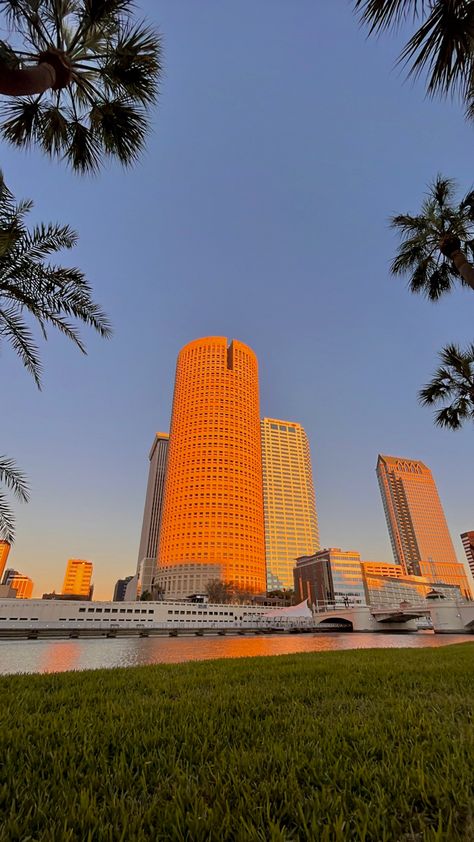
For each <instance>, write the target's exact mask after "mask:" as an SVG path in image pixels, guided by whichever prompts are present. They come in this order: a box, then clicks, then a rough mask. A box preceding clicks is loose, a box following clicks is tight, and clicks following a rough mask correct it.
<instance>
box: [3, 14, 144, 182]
mask: <svg viewBox="0 0 474 842" xmlns="http://www.w3.org/2000/svg"><path fill="white" fill-rule="evenodd" d="M133 5H134V3H133V0H35V2H32V0H0V11H3V12H4V13H5V14H6V16H7V20H8V23H9V26H10V28H11V31H12V35H13V37H14V40H13V42H12V43H8V44H7V43H5V42H1V43H0V93H3V94H5V95H7V100H6V101H5V103H4V105H3V107H2V110H1V112H0V120H1V121H2V122H1V123H0V126H1V131H2V133H3V137H4V138H6V140H8V141H9V142H10V143H12V144H14V145H15V146H20V147H27V146H30V145H32V144H38V145H39V146H40V147H41V149H42V150H43V151H44V152H46V153H47V154H48V155H50V156H60V157H62V158H65V159H66V161H67V162H68V163H69V164H70V165H71V166H72V168H73V169H74V170H77V171H79V172H86V171H89V172H91V171H96V170H97V169H99V167H100V166H101V164H102V163H103V159H104V158H106V157H108V156H114V157H117V158H118V159H119V160H120V161H121V163H122V164H124V165H127V164H130V163H132V162H133V161H135V160H136V158H137V157H138V155H139V153H140V152H141V150H142V149H143V146H144V141H145V136H146V134H147V131H148V110H149V107H150V105H151V104H152V103H153V102H155V100H156V98H157V94H158V81H159V78H160V75H161V65H160V54H161V49H160V38H159V36H158V34H157V33H156V32H155V30H153V29H152V28H151V27H149V26H147V25H145V24H143V23H141V22H140V23H137V22H135V21H134V19H133V17H132V8H133ZM25 97H26V98H25Z"/></svg>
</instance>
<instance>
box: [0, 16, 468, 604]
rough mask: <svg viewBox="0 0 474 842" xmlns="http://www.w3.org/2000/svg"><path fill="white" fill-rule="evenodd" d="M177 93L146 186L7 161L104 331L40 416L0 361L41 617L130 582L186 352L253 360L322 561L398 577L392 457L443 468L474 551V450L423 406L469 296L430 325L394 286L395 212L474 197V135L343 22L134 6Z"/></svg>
mask: <svg viewBox="0 0 474 842" xmlns="http://www.w3.org/2000/svg"><path fill="white" fill-rule="evenodd" d="M139 7H140V10H141V12H142V13H143V15H145V16H147V17H148V18H149V19H151V20H152V21H154V22H155V23H156V24H157V25H158V26H159V28H160V30H161V32H162V34H163V40H164V50H165V70H166V72H165V76H164V79H163V84H162V93H161V100H160V104H159V107H158V109H157V111H156V114H155V115H154V131H153V134H152V135H151V137H150V139H149V144H148V151H147V153H146V155H145V156H144V157H143V159H142V161H141V163H140V164H139V165H138V166H137V167H135V168H134V169H132V170H129V171H123V170H121V169H120V168H119V167H118V166H113V165H112V166H109V167H108V169H107V170H106V171H105V172H103V173H102V174H101V175H100V176H99V177H97V178H86V179H81V178H80V177H78V176H73V175H72V174H70V173H68V172H67V170H66V169H65V167H64V166H62V165H61V164H60V163H58V162H54V163H51V162H48V161H47V160H46V159H45V158H44V157H42V156H40V155H39V154H35V153H33V152H31V153H29V154H25V153H23V152H20V151H15V150H12V149H10V148H6V147H5V146H3V147H2V168H3V171H4V174H5V179H6V181H7V184H8V185H9V186H10V188H11V189H12V190H13V191H14V193H15V195H16V196H17V197H18V198H25V197H30V198H32V199H34V201H35V210H34V218H35V219H38V220H40V219H41V220H44V221H50V220H51V221H60V222H64V223H65V222H68V223H69V224H71V225H72V226H73V227H74V228H75V229H77V231H78V232H79V234H80V243H79V246H78V247H77V249H76V250H75V252H74V253H69V254H67V255H66V256H65V258H64V262H66V261H67V262H69V264H75V265H79V266H80V267H81V268H82V269H83V270H85V271H86V272H87V274H88V277H89V278H90V280H91V281H92V282H93V286H94V289H95V293H96V298H97V300H99V301H100V302H101V304H102V305H103V306H104V307H105V309H106V310H107V312H108V313H109V315H110V317H111V319H112V322H113V324H114V328H115V335H114V337H113V339H112V340H111V341H109V342H104V341H101V340H99V339H98V338H96V337H95V336H94V335H92V334H91V333H90V332H89V333H88V332H87V331H85V332H84V334H83V335H84V336H85V338H86V340H87V345H88V349H89V355H88V356H87V357H83V356H82V355H81V354H80V353H79V352H78V351H76V349H75V348H74V347H73V346H72V345H70V344H69V343H68V342H67V341H66V340H65V339H63V338H61V337H59V336H53V335H51V337H50V339H49V341H48V343H47V345H44V344H43V345H42V348H41V351H42V357H43V361H44V366H45V374H44V389H43V391H42V392H41V393H39V392H38V391H37V390H36V388H35V385H34V383H33V381H32V379H31V378H30V377H29V376H28V375H27V373H26V372H25V371H24V370H23V368H22V366H21V364H20V362H19V360H18V359H17V358H16V357H15V355H14V353H13V352H12V351H11V350H10V349H9V348H8V347H7V346H6V345H5V344H4V345H3V346H2V355H1V360H0V363H1V376H2V382H3V400H2V404H3V411H2V436H1V442H2V445H1V451H2V452H5V453H7V454H9V455H10V456H12V457H14V458H15V459H16V460H17V462H18V463H19V465H20V466H21V467H22V468H23V469H24V470H25V471H26V472H27V473H28V475H29V478H30V483H31V491H32V499H31V503H30V504H29V505H28V506H19V507H17V515H18V517H17V531H18V537H17V542H16V544H15V546H14V549H13V550H12V554H11V556H10V563H11V566H14V567H16V568H17V569H19V570H21V571H22V572H24V573H27V574H29V575H30V576H31V577H32V578H33V579H34V581H35V585H36V587H35V595H36V596H40V595H41V593H42V592H43V591H44V590H51V589H53V588H55V589H56V590H58V589H60V588H61V585H62V578H63V574H64V568H65V565H66V560H67V558H68V557H71V556H76V557H80V558H87V559H91V560H92V561H93V562H94V566H95V576H94V579H95V584H96V591H95V595H96V596H97V597H102V598H110V597H111V595H112V591H113V586H114V583H115V580H116V579H117V578H118V577H121V576H125V575H128V574H131V573H133V572H134V570H135V566H136V561H137V553H138V544H139V539H140V528H141V518H142V513H143V503H144V496H145V489H146V480H147V471H148V458H147V457H148V451H149V448H150V446H151V443H152V441H153V436H154V433H155V430H167V429H168V425H169V417H170V409H171V399H172V389H173V379H174V367H175V361H176V355H177V353H178V351H179V349H180V348H181V347H182V346H183V345H184V344H185V343H186V342H188V341H190V340H191V339H195V338H197V337H199V336H206V335H222V336H228V337H235V338H237V339H240V340H242V341H244V342H246V343H248V344H249V345H250V346H251V347H252V348H253V349H254V350H255V351H256V353H257V355H258V358H259V362H260V384H261V412H262V415H267V416H276V417H280V418H284V419H289V420H293V421H298V422H300V423H302V424H303V425H304V427H305V428H306V431H307V433H308V436H309V439H310V443H311V449H312V455H313V470H314V476H315V486H316V495H317V507H318V515H319V523H320V532H321V541H322V546H340V547H342V548H345V549H356V550H358V551H360V553H361V554H362V557H363V558H365V559H374V560H388V561H390V560H391V559H392V556H391V551H390V545H389V540H388V534H387V530H386V526H385V520H384V515H383V510H382V504H381V501H380V496H379V492H378V487H377V482H376V477H375V464H376V459H377V454H378V453H379V452H382V453H387V454H391V455H396V456H399V455H400V456H405V457H409V458H414V459H422V460H423V461H425V462H426V463H427V465H428V466H429V467H430V468H431V469H432V471H433V473H434V477H435V480H436V481H437V484H438V489H439V492H440V495H441V500H442V503H443V505H444V508H445V512H446V515H447V518H448V523H449V526H450V528H451V532H452V535H453V539H454V542H455V545H456V549H457V551H458V556H459V558H460V559H462V558H463V553H462V547H461V543H460V541H459V533H460V532H461V531H465V530H467V529H473V528H474V511H473V491H472V456H473V430H472V427H471V428H466V429H465V430H463V431H461V432H459V433H453V432H449V431H442V430H439V429H435V428H434V426H433V424H432V419H431V413H430V411H429V410H427V409H423V408H421V407H419V406H418V404H417V400H416V393H417V389H418V388H419V387H420V386H421V385H423V384H424V383H425V382H427V380H428V379H429V378H430V376H431V374H432V371H433V370H434V368H435V365H436V352H437V350H439V349H441V347H442V346H443V345H444V344H445V343H446V342H449V341H457V342H459V343H461V344H466V343H467V342H468V341H472V325H473V313H474V296H473V294H472V291H471V290H461V289H459V290H458V291H456V292H455V293H454V294H452V295H451V296H450V297H448V298H447V299H445V300H442V301H441V302H440V303H438V304H437V305H433V304H430V303H428V302H427V301H425V300H423V299H422V298H415V297H413V296H411V295H410V294H409V293H408V291H407V290H406V288H405V285H404V282H403V281H401V280H394V279H392V278H390V277H389V274H388V265H389V261H390V258H391V257H392V256H393V251H394V246H395V239H394V235H393V234H392V232H391V231H390V230H389V228H388V225H387V220H388V217H389V216H390V215H391V214H392V213H401V212H406V211H410V212H416V211H417V210H418V208H419V204H420V200H421V197H422V194H423V192H424V190H425V189H426V185H427V184H428V182H429V181H430V180H431V179H432V178H434V176H435V175H436V173H437V172H441V173H443V174H444V175H448V176H452V177H455V178H457V179H458V180H459V182H460V184H461V186H462V188H463V190H467V189H468V188H470V187H472V154H473V148H474V146H473V141H474V126H473V125H469V124H467V123H465V121H464V119H463V115H462V108H461V107H460V106H459V105H458V104H457V103H449V102H448V103H446V102H444V103H442V102H437V101H435V102H432V101H428V100H426V99H425V97H424V89H423V85H422V83H421V82H420V83H417V84H414V85H412V84H411V83H404V81H403V74H401V73H400V71H399V70H398V69H394V65H395V59H396V56H397V51H398V48H399V45H400V41H397V40H395V39H394V38H392V37H388V36H386V37H383V38H381V39H380V40H376V39H374V40H370V41H367V40H366V37H365V32H363V31H362V30H361V29H360V28H359V26H358V23H357V21H356V19H355V18H354V16H353V14H352V11H351V4H350V3H349V2H345V0H342V1H341V2H334V0H319V2H315V0H298V2H294V0H225V2H222V0H200V2H199V3H197V2H196V0H179V2H178V3H177V2H176V0H159V2H157V0H140V2H139Z"/></svg>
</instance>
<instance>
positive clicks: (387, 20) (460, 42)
mask: <svg viewBox="0 0 474 842" xmlns="http://www.w3.org/2000/svg"><path fill="white" fill-rule="evenodd" d="M354 6H355V10H356V11H357V12H359V13H360V19H361V21H362V23H363V24H365V25H367V26H368V28H369V32H370V34H372V33H379V32H384V31H386V30H390V29H391V30H395V29H397V28H398V27H399V26H400V24H406V23H409V22H411V23H412V24H413V25H414V26H416V27H417V28H416V29H415V32H414V33H413V35H412V36H411V38H410V39H409V40H408V41H407V43H406V44H405V46H404V47H403V50H402V52H401V54H400V57H399V62H400V63H402V64H405V65H406V66H407V67H408V74H409V76H415V77H416V76H419V75H420V74H423V73H426V75H427V93H428V95H429V96H434V95H436V94H440V95H441V96H446V95H447V94H452V95H458V96H460V98H461V99H462V101H463V102H464V104H465V106H466V115H467V117H469V118H470V119H472V118H474V41H473V31H474V2H473V0H355V4H354Z"/></svg>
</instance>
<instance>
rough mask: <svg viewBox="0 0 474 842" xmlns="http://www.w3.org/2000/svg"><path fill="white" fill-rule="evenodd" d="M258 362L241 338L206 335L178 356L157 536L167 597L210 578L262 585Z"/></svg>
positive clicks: (198, 587) (257, 588) (256, 588)
mask: <svg viewBox="0 0 474 842" xmlns="http://www.w3.org/2000/svg"><path fill="white" fill-rule="evenodd" d="M259 416H260V413H259V390H258V362H257V358H256V356H255V354H254V352H253V351H252V350H251V349H250V348H249V347H248V346H247V345H244V344H243V343H242V342H238V341H237V340H233V341H232V342H230V344H228V342H227V339H226V338H225V337H219V336H218V337H216V336H212V337H206V338H204V339H197V340H195V341H194V342H190V343H189V344H188V345H186V346H185V347H184V348H183V349H182V350H181V352H180V353H179V356H178V361H177V366H176V380H175V389H174V398H173V410H172V419H171V430H170V444H169V452H168V465H167V471H166V481H165V494H164V505H163V514H162V519H161V529H160V536H159V542H158V574H157V579H156V580H157V584H158V585H159V586H161V587H163V588H164V589H165V592H166V595H167V596H173V597H179V596H185V595H187V594H190V593H202V592H203V591H204V590H205V588H206V585H207V583H208V582H209V581H210V580H211V579H215V578H217V579H222V580H223V581H232V582H235V583H236V584H237V585H239V586H240V587H242V588H245V589H247V590H251V591H253V592H254V593H262V592H264V591H265V589H266V577H265V535H264V518H263V484H262V449H261V438H260V417H259Z"/></svg>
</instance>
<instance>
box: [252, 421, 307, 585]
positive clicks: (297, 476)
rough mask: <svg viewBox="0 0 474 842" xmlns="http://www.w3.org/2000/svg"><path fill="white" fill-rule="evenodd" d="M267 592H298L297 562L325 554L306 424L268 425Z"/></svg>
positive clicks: (264, 423) (265, 429) (265, 469)
mask: <svg viewBox="0 0 474 842" xmlns="http://www.w3.org/2000/svg"><path fill="white" fill-rule="evenodd" d="M262 457H263V496H264V506H265V545H266V559H267V588H268V590H269V591H272V590H275V589H281V588H293V569H294V566H295V564H296V559H297V558H299V557H300V556H310V555H312V554H313V553H315V552H317V550H319V532H318V520H317V516H316V503H315V497H314V485H313V474H312V469H311V454H310V450H309V444H308V439H307V437H306V433H305V431H304V429H303V427H302V426H301V424H295V423H294V422H292V421H280V420H279V419H277V418H264V419H263V420H262Z"/></svg>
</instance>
